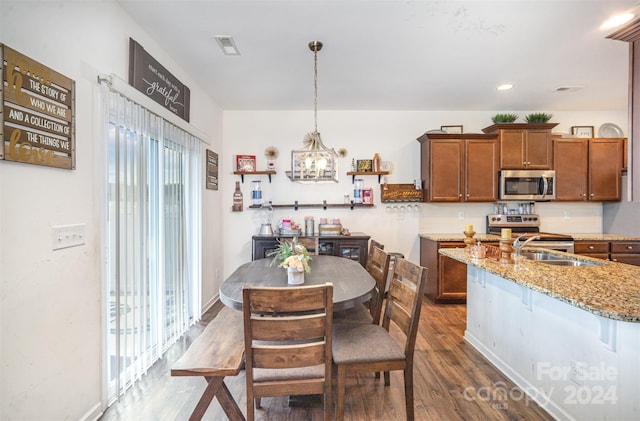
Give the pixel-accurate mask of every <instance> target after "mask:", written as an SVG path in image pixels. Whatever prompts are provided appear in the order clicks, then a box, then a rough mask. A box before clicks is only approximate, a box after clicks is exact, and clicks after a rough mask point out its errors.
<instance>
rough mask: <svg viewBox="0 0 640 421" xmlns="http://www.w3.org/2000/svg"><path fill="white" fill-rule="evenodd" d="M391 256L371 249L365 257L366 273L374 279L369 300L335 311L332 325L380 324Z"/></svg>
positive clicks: (375, 248)
mask: <svg viewBox="0 0 640 421" xmlns="http://www.w3.org/2000/svg"><path fill="white" fill-rule="evenodd" d="M390 261H391V256H390V255H389V254H387V253H386V252H385V251H383V250H382V249H380V248H378V247H373V248H372V249H371V251H370V252H369V256H368V257H367V267H366V269H367V272H369V274H370V275H371V276H372V277H373V279H375V281H376V284H375V286H374V288H373V295H372V297H371V299H370V300H369V301H368V302H366V303H364V304H362V305H357V306H355V307H351V308H348V309H346V310H342V311H337V312H335V313H334V315H333V324H334V325H335V324H343V323H365V324H371V323H373V324H380V313H381V312H382V303H383V302H384V295H385V287H386V286H387V276H388V274H389V264H390Z"/></svg>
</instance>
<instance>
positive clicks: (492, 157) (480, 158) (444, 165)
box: [418, 133, 499, 202]
mask: <svg viewBox="0 0 640 421" xmlns="http://www.w3.org/2000/svg"><path fill="white" fill-rule="evenodd" d="M418 141H419V142H420V144H421V147H420V153H421V158H420V168H421V178H422V183H423V185H424V186H425V190H426V194H425V195H424V199H423V200H424V201H426V202H495V201H496V200H497V199H498V159H499V144H498V141H497V137H496V136H495V135H481V134H468V135H465V134H457V135H452V134H437V133H436V134H425V135H423V136H421V137H420V138H418Z"/></svg>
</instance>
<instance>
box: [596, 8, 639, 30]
mask: <svg viewBox="0 0 640 421" xmlns="http://www.w3.org/2000/svg"><path fill="white" fill-rule="evenodd" d="M635 16H636V15H634V14H633V13H630V12H626V13H620V14H619V15H615V16H612V17H610V18H609V19H607V20H606V21H604V22H603V23H602V25H600V29H612V28H617V27H618V26H621V25H624V24H625V23H627V22H629V21H630V20H631V19H633V18H634V17H635Z"/></svg>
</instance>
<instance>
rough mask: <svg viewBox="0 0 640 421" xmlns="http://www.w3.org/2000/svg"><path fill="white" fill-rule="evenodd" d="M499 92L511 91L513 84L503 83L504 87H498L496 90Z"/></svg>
mask: <svg viewBox="0 0 640 421" xmlns="http://www.w3.org/2000/svg"><path fill="white" fill-rule="evenodd" d="M496 89H497V90H499V91H508V90H509V89H513V84H511V83H505V84H504V85H500V86H498V87H497V88H496Z"/></svg>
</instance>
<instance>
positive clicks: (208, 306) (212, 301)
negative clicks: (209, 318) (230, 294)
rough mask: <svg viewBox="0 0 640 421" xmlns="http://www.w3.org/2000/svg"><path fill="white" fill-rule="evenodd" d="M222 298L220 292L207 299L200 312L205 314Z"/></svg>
mask: <svg viewBox="0 0 640 421" xmlns="http://www.w3.org/2000/svg"><path fill="white" fill-rule="evenodd" d="M219 298H220V294H216V295H214V296H213V297H212V298H211V299H210V300H209V301H207V302H206V303H205V304H204V305H203V306H202V310H200V314H204V313H206V312H207V311H208V310H209V309H211V307H213V305H214V304H215V303H216V301H219Z"/></svg>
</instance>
